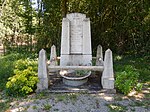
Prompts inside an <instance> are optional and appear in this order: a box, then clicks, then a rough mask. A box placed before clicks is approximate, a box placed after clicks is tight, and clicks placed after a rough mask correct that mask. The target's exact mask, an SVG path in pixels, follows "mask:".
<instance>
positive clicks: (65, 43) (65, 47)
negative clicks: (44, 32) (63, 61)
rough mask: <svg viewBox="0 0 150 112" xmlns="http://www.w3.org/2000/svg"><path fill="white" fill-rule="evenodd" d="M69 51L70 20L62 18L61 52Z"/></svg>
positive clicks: (66, 52)
mask: <svg viewBox="0 0 150 112" xmlns="http://www.w3.org/2000/svg"><path fill="white" fill-rule="evenodd" d="M69 53H70V20H69V19H67V18H63V21H62V34H61V54H62V55H63V54H65V55H66V54H69Z"/></svg>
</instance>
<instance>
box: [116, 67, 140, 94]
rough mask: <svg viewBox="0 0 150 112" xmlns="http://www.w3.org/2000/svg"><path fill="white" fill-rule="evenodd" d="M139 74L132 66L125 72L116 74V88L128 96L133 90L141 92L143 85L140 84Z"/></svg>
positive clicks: (126, 68)
mask: <svg viewBox="0 0 150 112" xmlns="http://www.w3.org/2000/svg"><path fill="white" fill-rule="evenodd" d="M138 78H139V73H138V72H137V71H136V70H135V69H134V68H133V67H132V66H130V65H128V66H126V67H125V70H124V71H123V72H118V73H116V81H115V86H116V87H117V89H118V90H119V91H121V92H122V93H124V94H126V95H127V94H128V93H129V92H131V91H132V90H133V89H137V90H138V91H140V90H141V89H142V84H140V83H138Z"/></svg>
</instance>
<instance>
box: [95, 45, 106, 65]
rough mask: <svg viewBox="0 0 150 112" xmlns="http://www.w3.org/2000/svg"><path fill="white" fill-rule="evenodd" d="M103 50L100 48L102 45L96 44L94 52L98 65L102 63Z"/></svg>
mask: <svg viewBox="0 0 150 112" xmlns="http://www.w3.org/2000/svg"><path fill="white" fill-rule="evenodd" d="M103 64H104V62H103V50H102V46H101V45H98V46H97V54H96V65H97V66H100V65H103Z"/></svg>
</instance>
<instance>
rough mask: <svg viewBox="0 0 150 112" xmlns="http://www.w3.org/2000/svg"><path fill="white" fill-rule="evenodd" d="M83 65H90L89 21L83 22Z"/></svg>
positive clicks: (87, 19) (86, 19)
mask: <svg viewBox="0 0 150 112" xmlns="http://www.w3.org/2000/svg"><path fill="white" fill-rule="evenodd" d="M82 54H83V55H82V56H83V59H82V63H83V65H88V66H89V65H92V48H91V27H90V19H89V18H85V19H84V20H83V51H82Z"/></svg>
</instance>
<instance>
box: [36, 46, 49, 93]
mask: <svg viewBox="0 0 150 112" xmlns="http://www.w3.org/2000/svg"><path fill="white" fill-rule="evenodd" d="M38 78H39V82H38V84H37V91H42V90H44V89H48V71H47V58H46V52H45V50H44V49H42V50H41V51H40V52H39V59H38Z"/></svg>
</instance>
